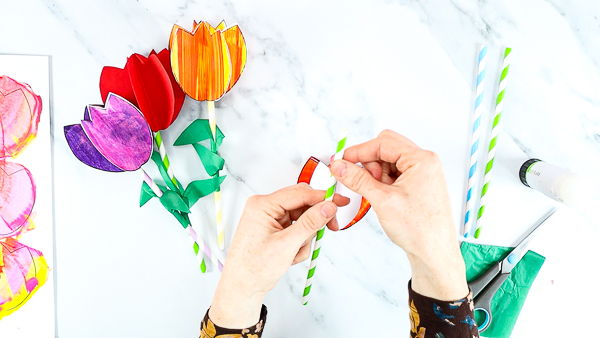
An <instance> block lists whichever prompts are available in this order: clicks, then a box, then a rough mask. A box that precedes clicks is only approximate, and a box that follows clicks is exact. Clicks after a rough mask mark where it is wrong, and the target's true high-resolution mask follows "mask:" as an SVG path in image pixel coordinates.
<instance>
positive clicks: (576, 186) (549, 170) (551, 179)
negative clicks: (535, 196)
mask: <svg viewBox="0 0 600 338" xmlns="http://www.w3.org/2000/svg"><path fill="white" fill-rule="evenodd" d="M519 177H520V178H521V182H522V183H523V184H525V185H526V186H528V187H530V188H532V189H534V190H537V191H539V192H541V193H543V194H544V195H546V196H548V197H550V198H552V199H555V200H557V201H559V202H563V203H565V204H566V205H568V206H577V205H578V204H580V203H579V202H581V200H582V199H585V187H584V180H583V179H582V178H581V176H579V175H577V174H576V173H574V172H572V171H569V170H568V169H564V168H561V167H557V166H555V165H552V164H550V163H546V162H544V161H542V160H538V159H535V158H532V159H530V160H527V161H526V162H525V163H523V165H522V166H521V169H520V170H519Z"/></svg>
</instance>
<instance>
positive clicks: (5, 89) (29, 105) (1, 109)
mask: <svg viewBox="0 0 600 338" xmlns="http://www.w3.org/2000/svg"><path fill="white" fill-rule="evenodd" d="M41 112H42V99H41V98H40V97H39V96H38V95H36V94H35V93H34V92H33V91H32V90H31V87H30V86H29V85H28V84H25V83H21V82H18V81H15V80H13V79H12V78H10V77H8V76H0V159H1V158H6V157H13V158H14V157H17V155H18V154H19V153H21V152H22V151H23V150H24V149H25V148H26V147H27V145H28V144H29V143H30V142H31V141H32V140H33V139H34V138H35V136H36V135H37V126H38V123H39V122H40V114H41Z"/></svg>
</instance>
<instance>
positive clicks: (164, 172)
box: [152, 151, 183, 194]
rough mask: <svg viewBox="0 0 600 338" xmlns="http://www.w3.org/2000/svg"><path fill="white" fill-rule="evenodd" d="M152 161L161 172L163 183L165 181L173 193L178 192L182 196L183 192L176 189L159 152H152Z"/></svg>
mask: <svg viewBox="0 0 600 338" xmlns="http://www.w3.org/2000/svg"><path fill="white" fill-rule="evenodd" d="M152 161H154V163H156V166H157V167H158V171H159V172H160V176H161V177H162V179H163V181H165V183H166V184H167V186H168V187H169V189H171V190H173V191H178V192H179V193H180V194H181V193H183V191H181V190H180V188H179V187H176V186H175V184H174V183H173V181H171V179H170V178H169V174H167V168H166V167H165V164H164V163H163V161H162V159H161V158H160V153H159V152H158V151H153V152H152Z"/></svg>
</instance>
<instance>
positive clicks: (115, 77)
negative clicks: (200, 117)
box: [100, 49, 185, 132]
mask: <svg viewBox="0 0 600 338" xmlns="http://www.w3.org/2000/svg"><path fill="white" fill-rule="evenodd" d="M169 55H170V53H169V51H168V50H167V49H163V50H162V51H160V52H159V53H158V54H157V53H156V52H155V51H154V50H153V51H151V52H150V55H148V57H145V56H143V55H140V54H133V55H131V56H130V57H129V58H127V63H126V64H125V68H124V69H120V68H115V67H109V66H106V67H104V68H103V69H102V74H100V93H101V95H102V100H103V101H104V102H106V98H107V97H108V94H109V93H114V94H117V95H119V96H121V97H123V98H124V99H125V100H127V101H129V102H131V104H133V105H134V106H136V107H138V108H139V109H140V110H141V111H142V114H144V117H145V118H146V121H148V124H149V125H150V129H152V131H153V132H157V131H160V130H165V129H167V128H169V126H170V125H171V123H173V121H175V119H176V118H177V116H178V115H179V111H180V110H181V106H182V105H183V101H184V100H185V93H184V92H183V91H182V90H181V88H180V87H179V85H178V84H177V82H176V81H175V77H174V76H173V72H172V71H171V60H170V57H169Z"/></svg>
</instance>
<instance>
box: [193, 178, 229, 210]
mask: <svg viewBox="0 0 600 338" xmlns="http://www.w3.org/2000/svg"><path fill="white" fill-rule="evenodd" d="M225 177H227V176H218V177H213V178H209V179H206V180H197V181H193V182H190V184H188V186H187V188H185V193H184V194H183V195H184V196H185V197H186V198H187V200H188V203H189V206H190V208H191V207H192V205H194V204H195V203H196V202H197V201H198V200H199V199H200V198H202V197H204V196H207V195H210V194H212V193H213V192H214V191H215V190H217V188H219V186H220V185H221V183H223V180H224V179H225Z"/></svg>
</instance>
